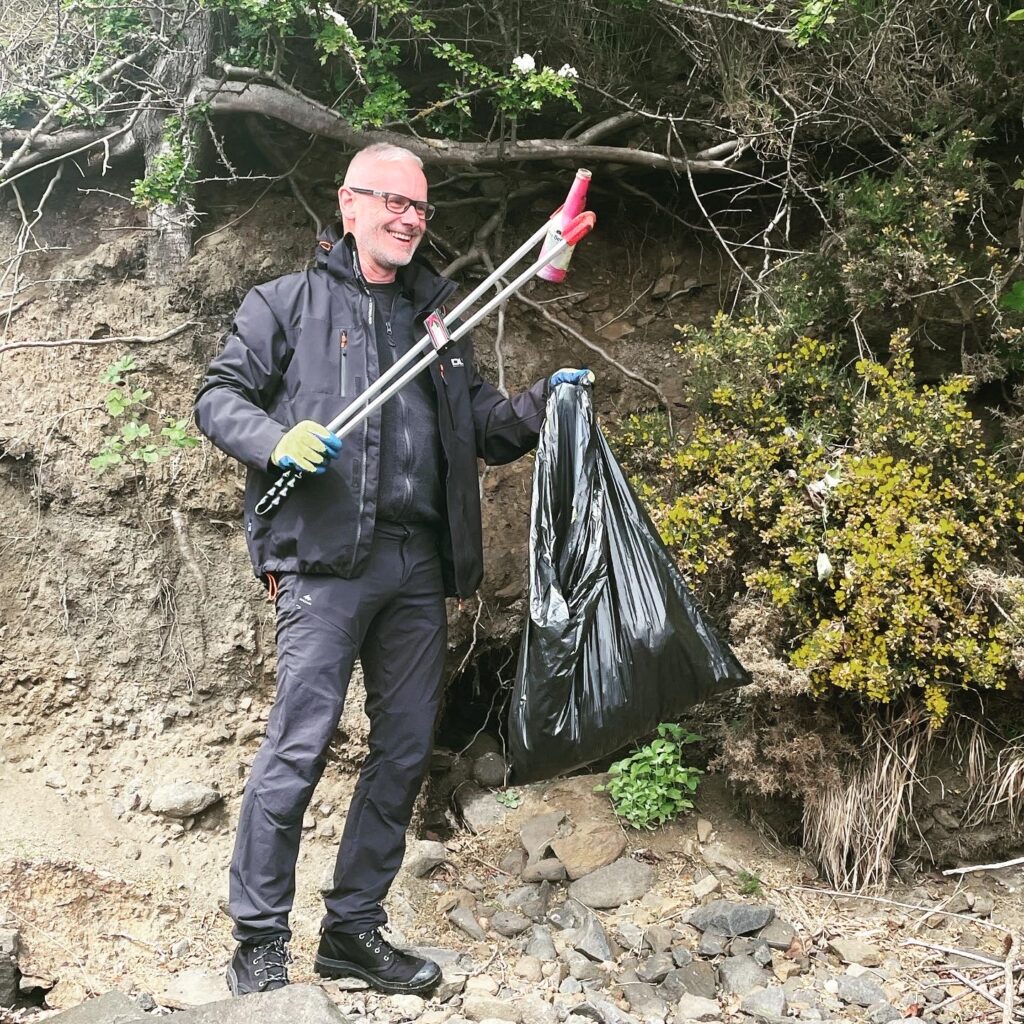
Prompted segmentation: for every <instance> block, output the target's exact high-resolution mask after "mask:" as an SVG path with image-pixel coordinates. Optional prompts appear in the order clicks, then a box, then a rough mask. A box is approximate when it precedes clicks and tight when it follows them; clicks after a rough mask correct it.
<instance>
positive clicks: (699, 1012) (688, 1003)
mask: <svg viewBox="0 0 1024 1024" xmlns="http://www.w3.org/2000/svg"><path fill="white" fill-rule="evenodd" d="M721 1012H722V1010H721V1007H719V1005H718V1000H717V999H705V998H704V996H695V995H691V994H690V993H689V992H687V993H685V994H684V995H681V996H680V997H679V1002H678V1003H676V1018H677V1019H678V1020H679V1021H691V1020H718V1019H719V1015H720V1014H721Z"/></svg>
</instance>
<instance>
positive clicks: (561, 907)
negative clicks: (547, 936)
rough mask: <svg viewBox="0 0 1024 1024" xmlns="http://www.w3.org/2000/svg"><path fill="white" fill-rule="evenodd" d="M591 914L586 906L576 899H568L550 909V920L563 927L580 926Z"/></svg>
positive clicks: (558, 926) (557, 926)
mask: <svg viewBox="0 0 1024 1024" xmlns="http://www.w3.org/2000/svg"><path fill="white" fill-rule="evenodd" d="M589 916H590V913H589V911H588V910H587V908H586V907H584V906H581V905H580V904H579V903H577V902H576V901H575V900H566V901H565V902H564V903H559V904H558V906H557V907H552V908H551V909H550V910H549V911H548V920H549V921H550V922H551V923H552V924H553V925H554V926H555V927H556V928H561V929H563V930H564V929H566V928H578V927H579V926H580V925H581V924H583V922H584V921H586V919H587V918H588V917H589Z"/></svg>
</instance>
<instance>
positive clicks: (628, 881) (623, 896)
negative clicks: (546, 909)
mask: <svg viewBox="0 0 1024 1024" xmlns="http://www.w3.org/2000/svg"><path fill="white" fill-rule="evenodd" d="M657 877H658V875H657V872H656V871H655V870H654V868H653V867H651V865H650V864H641V863H640V862H639V861H635V860H632V859H631V858H629V857H622V858H620V859H619V860H617V861H615V863H614V864H608V865H607V866H605V867H603V868H598V869H597V871H594V872H591V874H589V875H585V876H584V877H583V878H580V879H577V880H576V881H575V882H573V883H572V884H571V885H570V886H569V895H570V896H572V898H573V899H575V900H579V902H580V903H583V904H584V905H585V906H588V907H595V908H597V909H603V908H609V907H620V906H622V904H623V903H629V902H630V900H635V899H639V898H640V897H641V896H643V895H644V894H645V893H646V892H648V891H650V890H651V889H652V888H653V887H654V883H655V882H656V881H657Z"/></svg>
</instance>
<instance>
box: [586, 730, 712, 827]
mask: <svg viewBox="0 0 1024 1024" xmlns="http://www.w3.org/2000/svg"><path fill="white" fill-rule="evenodd" d="M702 738H703V737H701V736H697V735H695V734H694V733H691V732H687V731H686V730H685V729H684V728H682V726H679V725H674V724H673V723H671V722H662V724H661V725H659V726H658V738H657V739H655V740H652V741H651V742H650V743H648V744H647V745H646V746H643V747H639V748H638V749H637V750H636V751H635V752H634V753H633V754H631V755H630V756H629V757H627V758H624V759H623V760H621V761H616V762H615V764H613V765H612V766H611V768H610V769H609V773H610V774H611V776H612V777H611V780H610V781H609V782H608V783H607V784H606V785H601V786H597V787H596V792H599V793H603V792H607V793H608V795H609V796H610V797H611V800H612V806H613V807H614V808H615V813H616V814H617V815H618V816H619V817H620V818H625V819H626V821H628V822H629V823H630V825H632V826H633V827H634V828H654V827H655V826H656V825H663V824H664V823H665V822H666V821H671V820H672V819H673V818H675V817H676V816H677V815H679V814H680V813H682V812H683V811H688V810H690V809H691V808H692V807H693V801H692V800H691V799H690V797H691V796H692V795H693V793H694V792H695V791H696V789H697V782H698V780H699V779H700V776H701V774H702V772H701V770H700V769H699V768H691V767H689V766H688V765H687V764H685V763H684V761H683V747H684V746H685V745H686V744H687V743H694V742H696V741H697V740H700V739H702Z"/></svg>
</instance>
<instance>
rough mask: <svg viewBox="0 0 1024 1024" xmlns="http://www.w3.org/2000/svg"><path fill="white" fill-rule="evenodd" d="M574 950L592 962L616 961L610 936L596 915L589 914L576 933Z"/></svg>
mask: <svg viewBox="0 0 1024 1024" xmlns="http://www.w3.org/2000/svg"><path fill="white" fill-rule="evenodd" d="M573 949H576V950H578V951H579V952H580V953H582V954H583V955H584V956H588V957H590V959H591V960H601V961H608V960H614V959H615V954H614V953H613V952H612V948H611V944H610V943H609V941H608V934H607V933H606V932H605V930H604V926H603V925H602V924H601V922H600V921H599V920H598V919H597V915H596V914H587V918H586V921H585V922H584V923H583V925H582V927H580V928H579V929H578V931H577V933H576V939H575V941H574V942H573Z"/></svg>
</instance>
